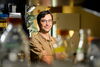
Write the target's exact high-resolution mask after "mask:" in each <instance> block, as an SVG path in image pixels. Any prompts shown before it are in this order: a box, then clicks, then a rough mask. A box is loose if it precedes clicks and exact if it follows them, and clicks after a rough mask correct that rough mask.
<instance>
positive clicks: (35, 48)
mask: <svg viewBox="0 0 100 67" xmlns="http://www.w3.org/2000/svg"><path fill="white" fill-rule="evenodd" d="M30 43H31V45H30V51H31V52H33V54H36V55H37V57H38V58H39V59H41V57H42V48H41V45H40V43H39V41H38V40H37V39H35V38H32V39H31V40H30Z"/></svg>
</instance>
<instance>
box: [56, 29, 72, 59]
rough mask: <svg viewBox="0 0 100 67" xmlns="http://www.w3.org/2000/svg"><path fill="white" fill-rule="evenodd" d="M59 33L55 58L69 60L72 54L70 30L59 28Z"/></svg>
mask: <svg viewBox="0 0 100 67" xmlns="http://www.w3.org/2000/svg"><path fill="white" fill-rule="evenodd" d="M57 33H58V34H57V38H56V39H57V43H56V44H55V45H54V52H55V58H56V59H58V60H68V59H69V58H70V56H71V44H70V39H69V30H58V31H57Z"/></svg>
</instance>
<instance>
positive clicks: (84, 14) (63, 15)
mask: <svg viewBox="0 0 100 67" xmlns="http://www.w3.org/2000/svg"><path fill="white" fill-rule="evenodd" d="M14 6H16V12H20V13H21V16H22V19H23V23H22V27H23V30H24V31H25V33H26V35H27V36H28V37H29V38H31V35H32V34H35V33H37V32H38V30H39V28H38V25H37V21H36V17H37V15H38V14H39V12H41V11H43V10H50V11H51V12H52V14H53V22H54V25H53V28H52V30H51V31H50V34H51V35H52V36H54V37H55V38H56V39H57V43H58V44H59V42H60V41H61V40H59V38H60V37H59V35H60V36H64V37H66V40H67V45H68V44H70V45H71V48H70V49H69V48H68V51H71V52H72V53H76V50H77V48H78V45H79V42H80V41H81V40H80V38H81V35H83V34H84V35H85V37H84V39H85V40H84V42H85V43H84V44H85V45H83V46H84V53H87V50H88V45H87V44H90V43H89V42H90V41H89V40H91V38H90V39H89V40H88V37H89V36H91V37H96V38H99V37H100V8H99V6H100V4H99V0H0V14H8V15H9V13H10V12H12V11H13V10H14V8H13V7H14ZM7 24H8V23H7V22H2V18H1V17H0V36H1V34H2V33H3V32H4V31H5V29H6V28H7ZM80 29H82V30H84V32H85V33H81V34H80ZM63 34H64V35H63ZM62 41H64V40H62Z"/></svg>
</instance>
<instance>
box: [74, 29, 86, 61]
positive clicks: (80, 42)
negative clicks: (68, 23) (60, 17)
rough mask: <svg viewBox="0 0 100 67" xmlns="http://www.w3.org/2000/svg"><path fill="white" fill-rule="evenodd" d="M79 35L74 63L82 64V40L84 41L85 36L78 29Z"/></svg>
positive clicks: (82, 31)
mask: <svg viewBox="0 0 100 67" xmlns="http://www.w3.org/2000/svg"><path fill="white" fill-rule="evenodd" d="M79 34H80V40H79V44H78V48H77V51H76V58H75V63H77V62H82V61H83V60H84V56H85V55H84V48H83V46H84V40H85V38H84V37H85V34H84V30H83V29H80V30H79Z"/></svg>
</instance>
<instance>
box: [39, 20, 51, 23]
mask: <svg viewBox="0 0 100 67" xmlns="http://www.w3.org/2000/svg"><path fill="white" fill-rule="evenodd" d="M41 22H44V23H46V22H52V19H49V20H41Z"/></svg>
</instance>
